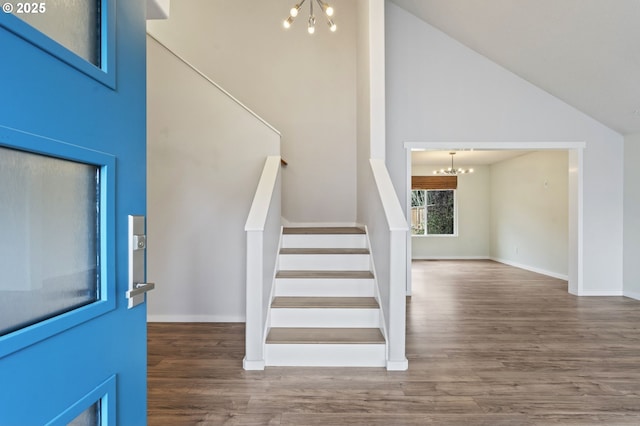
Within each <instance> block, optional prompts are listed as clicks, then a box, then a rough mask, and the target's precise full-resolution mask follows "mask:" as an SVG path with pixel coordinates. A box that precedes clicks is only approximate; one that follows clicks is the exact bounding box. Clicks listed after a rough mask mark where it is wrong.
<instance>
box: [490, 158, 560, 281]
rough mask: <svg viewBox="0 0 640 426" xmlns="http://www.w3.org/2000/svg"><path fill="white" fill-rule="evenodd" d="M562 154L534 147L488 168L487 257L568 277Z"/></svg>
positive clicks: (548, 273)
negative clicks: (489, 182)
mask: <svg viewBox="0 0 640 426" xmlns="http://www.w3.org/2000/svg"><path fill="white" fill-rule="evenodd" d="M568 161H569V160H568V153H567V152H566V151H539V152H533V153H530V154H526V155H523V156H520V157H516V158H513V159H510V160H507V161H501V162H499V163H495V164H493V165H492V166H491V257H492V258H494V259H495V260H498V261H500V262H503V263H508V264H511V265H515V266H520V267H524V268H526V269H530V270H534V271H537V272H541V273H544V274H547V275H551V276H555V277H558V278H562V279H567V277H568V262H569V260H568V257H567V255H568V251H569V246H568V244H569V240H568V238H569V229H568V225H569V219H568V209H569V206H568V192H567V191H568V187H569V182H568Z"/></svg>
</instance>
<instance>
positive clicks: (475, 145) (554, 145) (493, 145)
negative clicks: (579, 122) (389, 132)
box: [404, 141, 587, 151]
mask: <svg viewBox="0 0 640 426" xmlns="http://www.w3.org/2000/svg"><path fill="white" fill-rule="evenodd" d="M404 147H405V149H409V150H425V151H436V150H437V151H451V150H456V149H458V150H462V149H485V150H486V149H489V150H493V151H500V150H502V149H508V150H513V149H515V150H517V149H523V150H527V151H529V150H534V151H544V150H548V149H550V150H557V149H584V148H586V147H587V143H586V142H561V141H557V142H549V141H547V142H542V141H540V142H535V141H526V142H516V141H511V142H481V141H477V142H446V141H440V142H405V143H404Z"/></svg>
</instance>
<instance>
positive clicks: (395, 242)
mask: <svg viewBox="0 0 640 426" xmlns="http://www.w3.org/2000/svg"><path fill="white" fill-rule="evenodd" d="M390 234H391V235H390V247H391V250H390V253H389V257H390V259H389V281H390V282H389V307H390V310H389V359H388V361H387V370H392V371H393V370H395V371H404V370H406V369H407V368H409V362H408V361H407V358H406V356H405V352H406V351H405V340H406V337H405V333H406V332H405V325H406V297H407V289H406V283H407V267H406V258H407V253H406V247H407V240H406V239H407V231H406V229H402V230H393V229H392V230H391V231H390Z"/></svg>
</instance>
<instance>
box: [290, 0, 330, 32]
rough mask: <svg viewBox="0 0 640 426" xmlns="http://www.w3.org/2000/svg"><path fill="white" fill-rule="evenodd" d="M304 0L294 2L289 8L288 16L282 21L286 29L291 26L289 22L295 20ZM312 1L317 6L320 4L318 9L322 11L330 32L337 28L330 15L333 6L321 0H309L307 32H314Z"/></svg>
mask: <svg viewBox="0 0 640 426" xmlns="http://www.w3.org/2000/svg"><path fill="white" fill-rule="evenodd" d="M306 1H307V0H302V1H301V2H300V3H298V4H296V5H295V6H293V7H292V8H291V10H290V11H289V17H288V18H287V19H285V20H284V23H283V25H284V27H285V28H286V29H288V28H290V27H291V24H293V21H294V20H295V18H296V16H298V14H299V13H300V8H301V7H302V5H303V4H304V3H305V2H306ZM314 2H315V3H317V4H318V6H320V9H321V10H322V12H323V13H324V15H325V18H326V19H327V25H329V29H330V30H331V31H332V32H335V31H336V30H337V29H338V27H337V25H336V24H335V22H333V20H332V19H331V17H332V16H333V7H331V6H330V5H329V4H328V3H326V2H324V1H322V0H309V21H308V26H307V31H308V32H309V34H313V33H315V32H316V16H315V15H314V14H313V3H314Z"/></svg>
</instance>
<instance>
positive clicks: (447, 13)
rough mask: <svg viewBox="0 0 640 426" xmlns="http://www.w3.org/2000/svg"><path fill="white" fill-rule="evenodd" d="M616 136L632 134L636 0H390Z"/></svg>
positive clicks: (638, 33) (636, 127) (639, 32)
mask: <svg viewBox="0 0 640 426" xmlns="http://www.w3.org/2000/svg"><path fill="white" fill-rule="evenodd" d="M391 1H392V2H393V3H395V4H397V5H398V6H400V7H402V8H403V9H405V10H407V11H408V12H410V13H412V14H414V15H415V16H417V17H418V18H420V19H422V20H424V21H425V22H427V23H429V24H431V25H433V26H434V27H436V28H438V29H440V30H441V31H443V32H445V33H446V34H448V35H449V36H451V37H453V38H454V39H456V40H458V41H459V42H461V43H462V44H464V45H466V46H468V47H470V48H471V49H473V50H475V51H476V52H478V53H480V54H481V55H483V56H485V57H487V58H489V59H490V60H492V61H494V62H495V63H497V64H499V65H501V66H503V67H504V68H506V69H508V70H510V71H511V72H513V73H515V74H517V75H519V76H520V77H522V78H524V79H525V80H527V81H529V82H531V83H533V84H534V85H536V86H538V87H540V88H541V89H543V90H545V91H547V92H548V93H550V94H552V95H554V96H556V97H558V98H560V99H561V100H563V101H564V102H566V103H568V104H570V105H572V106H573V107H575V108H577V109H579V110H581V111H582V112H584V113H586V114H588V115H590V116H591V117H593V118H595V119H596V120H598V121H600V122H601V123H603V124H604V125H606V126H608V127H610V128H611V129H613V130H615V131H617V132H619V133H621V134H633V133H640V0H475V1H471V0H391Z"/></svg>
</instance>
